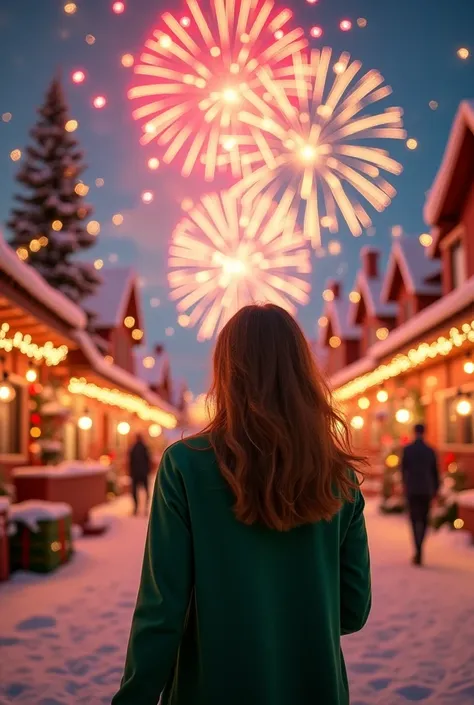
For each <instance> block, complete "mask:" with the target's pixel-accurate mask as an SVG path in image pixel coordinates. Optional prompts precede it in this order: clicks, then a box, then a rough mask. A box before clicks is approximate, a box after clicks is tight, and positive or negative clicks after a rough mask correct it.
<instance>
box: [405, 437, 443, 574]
mask: <svg viewBox="0 0 474 705" xmlns="http://www.w3.org/2000/svg"><path fill="white" fill-rule="evenodd" d="M414 431H415V440H414V441H413V443H410V444H409V445H407V446H406V447H405V448H404V450H403V457H402V475H403V486H404V489H405V496H406V500H407V504H408V510H409V513H410V521H411V525H412V530H413V539H414V543H415V551H416V552H415V555H414V557H413V563H414V564H415V565H421V564H422V560H423V541H424V539H425V535H426V530H427V528H428V522H429V514H430V505H431V502H432V500H433V499H434V497H435V496H436V495H437V493H438V489H439V471H438V461H437V458H436V453H435V451H434V450H433V448H431V446H429V445H427V443H425V440H424V436H425V427H424V426H423V424H417V425H416V426H415V429H414Z"/></svg>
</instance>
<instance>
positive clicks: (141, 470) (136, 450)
mask: <svg viewBox="0 0 474 705" xmlns="http://www.w3.org/2000/svg"><path fill="white" fill-rule="evenodd" d="M129 469H130V478H131V480H132V496H133V503H134V510H133V513H134V514H137V513H138V490H139V488H140V487H143V489H144V490H145V494H146V502H147V504H146V506H147V507H148V501H149V498H150V490H149V486H148V478H149V475H150V472H151V456H150V451H149V450H148V448H147V446H146V445H145V442H144V440H143V436H142V435H141V433H137V437H136V440H135V443H134V444H133V446H132V447H131V448H130V453H129Z"/></svg>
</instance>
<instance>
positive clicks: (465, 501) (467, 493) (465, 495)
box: [456, 490, 474, 509]
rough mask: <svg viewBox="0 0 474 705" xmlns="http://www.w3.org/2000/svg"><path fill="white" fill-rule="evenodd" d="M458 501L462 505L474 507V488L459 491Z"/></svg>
mask: <svg viewBox="0 0 474 705" xmlns="http://www.w3.org/2000/svg"><path fill="white" fill-rule="evenodd" d="M456 502H457V504H458V505H459V506H460V507H467V508H469V509H474V490H462V492H458V493H457V495H456Z"/></svg>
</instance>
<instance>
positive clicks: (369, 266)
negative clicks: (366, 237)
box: [360, 247, 380, 279]
mask: <svg viewBox="0 0 474 705" xmlns="http://www.w3.org/2000/svg"><path fill="white" fill-rule="evenodd" d="M360 255H361V260H362V269H363V271H364V274H365V276H366V277H367V278H368V279H376V278H377V277H378V276H379V257H380V251H379V250H375V249H374V248H372V247H363V248H362V250H361V253H360Z"/></svg>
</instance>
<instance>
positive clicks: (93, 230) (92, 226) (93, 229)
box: [86, 220, 100, 235]
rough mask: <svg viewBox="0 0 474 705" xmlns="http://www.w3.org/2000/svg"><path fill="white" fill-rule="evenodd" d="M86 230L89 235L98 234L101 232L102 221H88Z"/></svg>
mask: <svg viewBox="0 0 474 705" xmlns="http://www.w3.org/2000/svg"><path fill="white" fill-rule="evenodd" d="M86 230H87V232H88V233H89V235H98V234H99V233H100V223H99V222H98V221H97V220H91V221H89V222H88V223H87V225H86Z"/></svg>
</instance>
